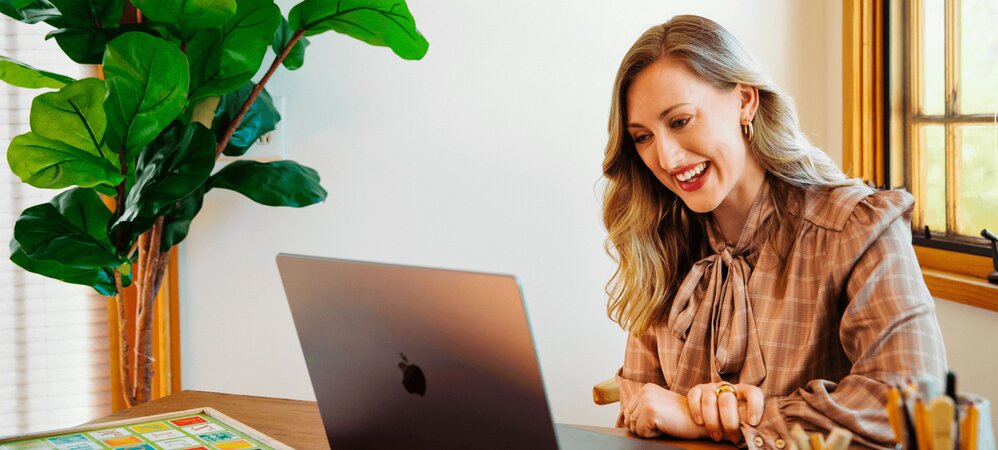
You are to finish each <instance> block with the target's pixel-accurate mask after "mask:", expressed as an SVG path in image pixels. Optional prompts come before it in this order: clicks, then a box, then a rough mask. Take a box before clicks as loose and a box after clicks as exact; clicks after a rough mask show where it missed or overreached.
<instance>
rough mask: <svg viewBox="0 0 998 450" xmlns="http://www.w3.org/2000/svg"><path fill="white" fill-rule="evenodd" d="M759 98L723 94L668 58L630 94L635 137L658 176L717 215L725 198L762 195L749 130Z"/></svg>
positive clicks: (750, 93)
mask: <svg viewBox="0 0 998 450" xmlns="http://www.w3.org/2000/svg"><path fill="white" fill-rule="evenodd" d="M757 98H758V94H757V91H756V90H755V89H754V88H751V87H745V86H743V85H737V86H736V87H735V88H734V89H731V90H718V89H717V88H715V87H713V86H711V85H710V84H708V83H707V82H705V81H703V80H701V79H700V78H698V77H697V76H696V75H695V74H694V73H693V72H691V71H690V70H689V69H688V68H687V67H686V66H685V65H684V64H683V63H682V62H680V61H679V60H676V59H674V58H669V57H662V58H659V59H658V60H656V61H655V62H653V63H652V64H650V65H649V66H648V67H646V68H645V69H644V70H642V71H641V73H639V74H638V75H637V76H636V77H635V78H634V80H633V82H632V83H631V85H630V87H629V88H628V90H627V93H626V100H627V103H626V111H627V114H626V117H627V132H628V134H630V136H631V138H632V140H633V142H634V147H635V148H636V149H637V152H638V155H639V156H640V157H641V160H642V161H643V162H644V164H645V166H647V167H648V169H649V170H651V172H652V173H653V174H654V175H655V178H657V179H658V180H659V181H660V182H661V183H662V184H664V185H665V186H666V187H667V188H669V190H670V191H672V192H673V193H675V194H676V195H677V196H678V197H679V198H680V199H682V200H683V202H684V203H686V206H687V207H689V208H690V209H691V210H693V211H696V212H698V213H706V212H710V211H714V210H715V209H717V208H718V206H721V205H722V203H723V202H725V201H727V202H728V203H732V202H739V203H743V202H744V201H745V198H742V197H752V198H754V196H750V195H749V193H750V192H749V191H751V187H753V186H757V185H758V184H759V183H761V180H762V178H763V176H764V174H765V172H764V171H763V169H762V167H761V166H760V165H759V163H758V162H757V161H756V160H755V158H754V157H752V155H751V154H750V152H749V146H748V141H746V139H745V138H744V137H743V135H742V131H741V124H742V123H745V121H746V119H749V118H751V117H752V116H753V115H754V114H755V109H756V106H757V105H758V101H757ZM742 194H744V195H742ZM752 198H748V202H749V203H751V201H752Z"/></svg>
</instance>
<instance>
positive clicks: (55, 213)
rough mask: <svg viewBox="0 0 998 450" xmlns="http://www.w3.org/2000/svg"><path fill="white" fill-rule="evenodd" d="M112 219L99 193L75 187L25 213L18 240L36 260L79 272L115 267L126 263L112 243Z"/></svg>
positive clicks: (17, 229) (17, 225)
mask: <svg viewBox="0 0 998 450" xmlns="http://www.w3.org/2000/svg"><path fill="white" fill-rule="evenodd" d="M110 219H111V212H110V211H109V210H108V209H107V207H106V206H105V205H104V203H103V202H101V200H100V198H99V197H98V195H97V193H96V192H94V191H93V190H92V189H81V188H75V189H71V190H68V191H66V192H63V193H62V194H59V195H58V196H56V197H55V198H54V199H53V200H52V202H51V203H44V204H41V205H36V206H32V207H31V208H28V209H26V210H24V212H23V213H22V214H21V217H20V218H18V219H17V222H16V223H15V224H14V239H15V240H16V241H17V243H18V244H20V246H21V250H22V251H23V252H24V254H25V255H26V256H27V257H29V258H31V259H34V260H38V261H54V262H57V263H59V264H62V265H63V266H67V267H72V268H77V269H97V268H100V267H107V268H114V267H118V266H119V265H121V264H122V263H124V260H122V259H121V258H118V257H117V256H116V255H115V250H114V248H113V247H112V246H111V244H110V243H109V240H108V236H107V225H108V222H109V221H110Z"/></svg>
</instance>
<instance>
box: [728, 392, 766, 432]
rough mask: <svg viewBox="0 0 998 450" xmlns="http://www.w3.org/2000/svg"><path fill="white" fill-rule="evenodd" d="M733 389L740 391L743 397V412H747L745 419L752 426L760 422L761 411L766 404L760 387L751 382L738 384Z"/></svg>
mask: <svg viewBox="0 0 998 450" xmlns="http://www.w3.org/2000/svg"><path fill="white" fill-rule="evenodd" d="M735 389H737V390H738V392H741V393H742V396H743V398H744V399H745V410H746V411H745V412H746V413H748V417H746V418H745V420H747V421H748V423H749V424H751V425H752V426H753V427H754V426H758V425H759V423H760V422H762V413H763V410H764V409H765V406H766V398H765V395H764V394H763V393H762V389H759V387H758V386H753V385H751V384H739V385H738V387H737V388H735Z"/></svg>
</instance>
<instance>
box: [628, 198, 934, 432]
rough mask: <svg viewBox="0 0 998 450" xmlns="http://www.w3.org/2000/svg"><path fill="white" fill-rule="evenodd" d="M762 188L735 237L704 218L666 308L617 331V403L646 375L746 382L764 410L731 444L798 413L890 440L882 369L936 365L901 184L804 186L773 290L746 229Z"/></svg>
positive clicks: (909, 372) (757, 220) (770, 263)
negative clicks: (724, 235)
mask: <svg viewBox="0 0 998 450" xmlns="http://www.w3.org/2000/svg"><path fill="white" fill-rule="evenodd" d="M767 190H768V185H764V186H763V189H762V191H761V192H760V194H759V195H758V196H757V198H756V200H755V202H754V203H753V205H752V207H751V210H750V212H749V215H748V219H747V220H746V224H745V228H744V230H743V231H742V234H741V236H740V237H739V240H738V243H737V244H735V245H731V244H726V243H724V242H723V239H721V238H720V233H718V232H717V231H716V230H715V228H716V225H714V226H713V227H712V228H711V229H709V230H708V235H709V239H710V244H711V248H714V249H715V251H716V253H715V254H713V255H711V256H709V257H707V258H705V259H703V260H701V261H699V262H698V263H696V264H695V265H694V266H693V268H692V269H691V270H690V273H689V274H688V275H687V276H686V278H685V279H684V281H683V282H682V284H681V285H680V289H679V291H678V293H677V294H676V296H675V297H674V298H673V299H672V307H671V311H670V313H669V315H668V318H667V319H666V320H663V321H660V322H659V323H657V324H656V325H653V326H652V327H650V328H649V329H648V330H647V332H645V333H643V334H642V335H640V336H638V337H634V336H633V335H632V336H630V337H629V338H628V341H627V350H626V353H625V356H624V365H623V367H622V368H621V369H620V371H618V373H617V382H618V384H619V386H620V397H621V403H620V404H621V407H623V406H624V405H626V404H627V401H628V399H629V398H630V396H631V395H634V393H635V392H637V391H638V389H640V387H641V386H642V385H643V384H644V383H656V384H658V385H661V386H664V387H666V388H668V389H670V390H672V391H674V392H678V393H680V394H683V395H686V392H687V391H689V389H690V388H692V387H693V386H696V385H697V384H701V383H713V382H719V381H722V380H724V381H728V382H731V383H751V384H754V385H756V386H759V387H760V388H761V389H762V391H763V392H764V393H765V395H766V406H765V413H764V415H763V419H762V422H761V423H760V424H759V426H758V427H752V426H750V425H748V424H747V422H748V420H747V418H745V421H744V422H743V424H742V434H743V438H744V439H743V444H742V445H749V446H750V447H755V446H754V442H753V441H755V437H756V436H760V437H762V438H763V442H764V445H763V447H764V448H770V449H772V448H776V446H775V442H776V440H777V439H783V440H784V441H785V442H787V443H789V442H790V439H789V428H790V426H791V425H793V424H794V423H800V424H801V426H803V427H804V429H805V430H807V431H820V432H823V433H828V432H829V431H830V430H831V428H832V427H833V426H838V427H843V428H846V429H849V430H850V431H852V432H853V433H854V434H855V437H854V439H853V444H854V445H860V446H866V447H877V448H889V447H893V445H891V444H890V443H891V442H893V439H894V437H893V433H892V432H891V429H890V426H889V424H888V422H887V415H886V413H885V410H884V403H885V397H886V391H887V385H886V384H885V383H894V382H898V381H900V379H901V378H903V377H907V376H918V375H922V374H931V375H933V376H937V377H942V375H943V373H944V372H945V370H946V369H945V368H946V354H945V350H944V347H943V340H942V334H941V332H940V330H939V324H938V322H937V321H936V318H935V312H934V311H935V307H934V305H933V300H932V297H931V295H930V294H929V291H928V289H927V288H926V287H925V282H924V281H923V279H922V275H921V271H920V269H919V266H918V261H917V260H916V259H915V253H914V250H913V249H912V246H911V229H910V219H911V208H912V204H913V201H912V198H911V196H910V195H908V194H907V193H905V192H901V191H882V192H874V191H873V190H872V189H870V188H868V187H865V186H852V187H842V188H835V189H821V190H814V191H809V192H808V193H807V194H806V196H805V205H804V208H803V210H802V212H801V213H800V214H799V216H800V218H801V219H802V227H801V229H800V234H799V235H798V237H797V239H796V247H795V248H794V250H793V251H792V252H791V254H790V255H789V257H788V260H787V264H789V266H788V268H787V269H788V271H787V274H788V277H789V278H788V280H787V285H786V292H785V293H783V295H780V294H779V289H778V288H779V285H780V282H781V280H779V277H780V272H779V260H778V258H779V255H777V254H776V253H775V252H774V251H773V249H772V246H770V245H765V242H763V241H762V240H763V239H765V238H764V236H763V234H764V233H758V234H757V233H756V229H757V228H759V226H760V225H761V224H763V223H764V221H765V220H766V219H767V218H768V217H769V216H770V214H771V213H772V209H773V208H772V204H771V202H770V200H769V196H768V195H767ZM722 266H723V267H726V268H727V269H726V271H725V272H727V274H726V275H724V274H723V273H722V270H721V267H722ZM621 418H622V416H621ZM619 425H620V421H619V420H618V426H619ZM787 445H789V444H787Z"/></svg>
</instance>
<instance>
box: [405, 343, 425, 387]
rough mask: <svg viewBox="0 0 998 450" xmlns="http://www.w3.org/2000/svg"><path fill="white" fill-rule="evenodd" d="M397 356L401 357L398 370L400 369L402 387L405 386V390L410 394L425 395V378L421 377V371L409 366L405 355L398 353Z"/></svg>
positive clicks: (415, 366)
mask: <svg viewBox="0 0 998 450" xmlns="http://www.w3.org/2000/svg"><path fill="white" fill-rule="evenodd" d="M399 356H401V357H402V362H400V363H399V369H402V386H405V390H406V391H409V393H410V394H419V395H426V377H425V376H423V369H420V368H419V366H417V365H415V364H409V358H406V357H405V353H399Z"/></svg>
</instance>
